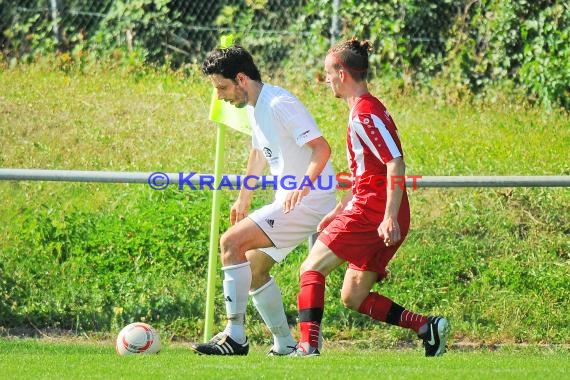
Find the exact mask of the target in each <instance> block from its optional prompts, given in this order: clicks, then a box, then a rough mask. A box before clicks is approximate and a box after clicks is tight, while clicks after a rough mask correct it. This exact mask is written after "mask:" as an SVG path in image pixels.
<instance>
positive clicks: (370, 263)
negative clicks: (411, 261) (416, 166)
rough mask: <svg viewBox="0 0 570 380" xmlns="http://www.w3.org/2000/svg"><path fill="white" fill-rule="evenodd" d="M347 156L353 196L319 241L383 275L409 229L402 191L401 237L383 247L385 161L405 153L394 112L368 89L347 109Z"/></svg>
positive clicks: (351, 263) (351, 265) (355, 263)
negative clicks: (348, 111)
mask: <svg viewBox="0 0 570 380" xmlns="http://www.w3.org/2000/svg"><path fill="white" fill-rule="evenodd" d="M347 156H348V164H349V166H350V170H351V172H352V177H353V184H352V194H353V197H352V201H351V202H349V203H348V205H347V206H346V207H345V208H344V210H343V211H342V212H341V213H339V214H338V215H337V216H336V217H335V218H334V219H333V220H332V221H331V223H330V224H329V225H328V226H326V227H325V228H324V229H323V231H322V232H321V234H320V235H319V240H320V241H321V242H322V243H324V244H325V245H326V246H327V247H329V248H330V250H331V251H333V252H334V253H335V254H336V255H337V256H338V257H340V258H342V259H343V260H346V261H348V262H349V268H351V269H355V270H359V271H371V272H377V273H378V274H379V277H378V278H379V279H381V278H383V277H384V276H385V274H386V265H387V264H388V262H389V261H390V260H391V259H392V257H393V256H394V254H395V253H396V251H397V250H398V248H399V247H400V245H401V244H402V243H403V241H404V239H405V238H406V235H407V234H408V231H409V229H410V205H409V203H408V197H407V194H406V192H405V191H404V194H403V195H402V202H401V203H400V208H399V210H398V224H399V225H400V234H401V240H400V241H399V242H398V243H397V244H396V245H393V246H389V247H387V246H386V244H385V243H384V239H383V238H381V237H380V236H379V235H378V226H379V225H380V223H381V222H382V220H383V219H384V211H385V209H386V171H387V167H386V163H388V162H389V161H391V160H393V159H394V158H396V157H403V153H402V146H401V144H400V138H399V137H398V132H397V130H396V125H395V124H394V121H393V120H392V117H390V114H389V113H388V111H386V107H384V105H383V104H382V103H381V102H380V100H378V99H377V98H375V97H373V96H372V95H370V94H366V95H364V96H362V97H361V98H360V99H358V101H357V103H356V105H355V106H354V107H353V109H352V110H351V112H350V117H349V120H348V131H347ZM396 186H397V185H396Z"/></svg>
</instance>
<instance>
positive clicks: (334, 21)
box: [330, 0, 340, 46]
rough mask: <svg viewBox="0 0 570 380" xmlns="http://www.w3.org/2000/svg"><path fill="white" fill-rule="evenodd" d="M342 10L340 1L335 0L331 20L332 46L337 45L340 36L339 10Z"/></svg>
mask: <svg viewBox="0 0 570 380" xmlns="http://www.w3.org/2000/svg"><path fill="white" fill-rule="evenodd" d="M339 8H340V0H333V10H332V18H331V30H330V32H331V39H330V42H331V46H333V45H334V44H335V43H336V40H337V38H338V36H339V34H340V31H339V30H338V9H339Z"/></svg>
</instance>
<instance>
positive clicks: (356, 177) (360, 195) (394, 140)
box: [346, 94, 405, 211]
mask: <svg viewBox="0 0 570 380" xmlns="http://www.w3.org/2000/svg"><path fill="white" fill-rule="evenodd" d="M346 139H347V150H346V153H347V158H348V164H349V167H350V171H351V173H352V178H353V182H352V194H353V195H354V197H353V203H364V204H366V205H367V208H368V207H370V206H373V209H375V210H377V211H380V210H384V208H385V204H386V182H385V180H386V171H387V167H386V163H387V162H389V161H391V160H392V159H394V158H396V157H402V158H403V156H404V153H403V151H402V145H401V143H400V138H399V136H398V130H397V128H396V124H395V123H394V120H393V119H392V117H391V116H390V114H389V113H388V111H387V110H386V107H385V106H384V104H382V102H380V100H378V99H377V98H375V97H374V96H372V95H370V94H366V95H363V96H362V97H360V98H359V99H358V101H357V103H356V105H355V106H354V107H353V109H352V110H351V112H350V116H349V121H348V130H347V138H346ZM374 181H375V182H374ZM404 196H405V195H404Z"/></svg>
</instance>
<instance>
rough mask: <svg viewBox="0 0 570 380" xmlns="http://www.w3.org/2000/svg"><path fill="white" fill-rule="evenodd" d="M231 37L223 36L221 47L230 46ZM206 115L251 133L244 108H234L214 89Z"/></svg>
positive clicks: (238, 129)
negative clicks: (218, 95) (208, 113)
mask: <svg viewBox="0 0 570 380" xmlns="http://www.w3.org/2000/svg"><path fill="white" fill-rule="evenodd" d="M233 39H234V38H233V36H232V35H229V36H223V37H222V38H221V44H220V46H221V47H222V48H227V47H229V46H231V44H232V43H233ZM208 117H209V119H210V120H212V121H215V122H216V123H220V124H224V125H227V126H228V127H230V128H232V129H235V130H236V131H239V132H242V133H245V134H248V135H251V128H250V126H249V120H248V118H247V112H246V110H245V108H236V107H234V106H232V105H231V104H229V103H226V102H224V101H222V100H219V99H218V97H217V95H216V90H215V89H214V91H213V92H212V101H211V102H210V115H209V116H208Z"/></svg>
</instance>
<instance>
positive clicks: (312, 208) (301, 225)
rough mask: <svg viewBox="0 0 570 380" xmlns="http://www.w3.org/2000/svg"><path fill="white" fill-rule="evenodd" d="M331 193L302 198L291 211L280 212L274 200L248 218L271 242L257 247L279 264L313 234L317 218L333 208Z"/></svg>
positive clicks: (280, 201)
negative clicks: (265, 245) (269, 244)
mask: <svg viewBox="0 0 570 380" xmlns="http://www.w3.org/2000/svg"><path fill="white" fill-rule="evenodd" d="M336 203H337V202H336V197H335V194H334V193H330V194H322V195H321V194H319V195H318V196H312V197H306V198H303V201H302V202H301V204H299V205H297V206H295V208H294V209H293V211H290V212H289V213H287V214H285V213H283V201H282V200H275V201H274V202H273V203H271V204H268V205H266V206H263V207H262V208H260V209H258V210H256V211H254V212H253V213H251V214H250V215H249V218H250V219H251V220H253V221H254V222H255V223H256V224H257V225H258V226H259V228H261V229H262V230H263V232H265V234H266V235H267V236H268V237H269V239H270V240H271V241H272V242H273V245H274V247H268V248H259V250H260V251H262V252H265V253H266V254H267V255H269V256H270V257H271V258H272V259H273V260H275V261H276V262H278V263H280V262H281V261H283V259H285V257H286V256H287V255H288V254H289V252H291V251H292V250H293V249H295V247H297V246H298V245H299V244H301V243H302V242H303V241H305V240H306V239H307V238H308V237H309V236H311V235H313V234H314V233H316V232H317V225H318V224H319V222H320V221H321V219H322V218H323V217H324V216H325V215H326V214H328V213H329V212H330V211H331V210H332V209H333V208H334V207H335V206H336Z"/></svg>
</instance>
